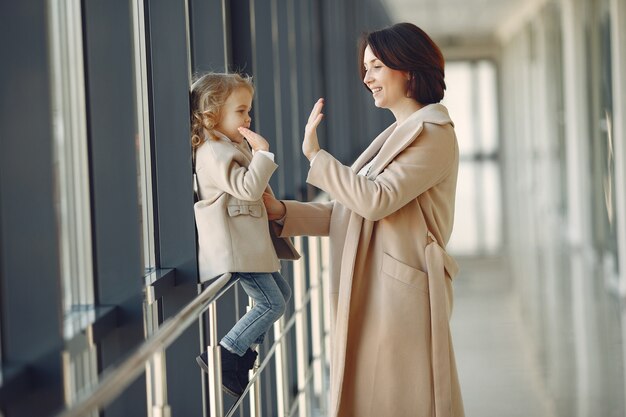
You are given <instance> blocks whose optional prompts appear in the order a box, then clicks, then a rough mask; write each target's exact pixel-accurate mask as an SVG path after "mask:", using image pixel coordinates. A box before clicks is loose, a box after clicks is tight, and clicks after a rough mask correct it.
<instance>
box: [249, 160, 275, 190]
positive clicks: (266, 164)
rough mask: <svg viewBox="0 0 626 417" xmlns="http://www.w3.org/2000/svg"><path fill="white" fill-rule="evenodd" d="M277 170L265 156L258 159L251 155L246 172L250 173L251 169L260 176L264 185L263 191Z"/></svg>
mask: <svg viewBox="0 0 626 417" xmlns="http://www.w3.org/2000/svg"><path fill="white" fill-rule="evenodd" d="M277 168H278V165H277V164H276V163H275V162H274V161H272V160H271V159H270V158H268V157H267V156H261V155H259V156H258V157H256V156H254V155H253V156H252V161H251V162H250V165H249V166H248V171H250V169H253V170H255V171H256V172H258V173H260V174H261V175H262V177H263V182H264V183H265V185H264V186H263V189H265V187H267V183H268V182H269V180H270V177H271V176H272V174H273V173H274V171H276V169H277Z"/></svg>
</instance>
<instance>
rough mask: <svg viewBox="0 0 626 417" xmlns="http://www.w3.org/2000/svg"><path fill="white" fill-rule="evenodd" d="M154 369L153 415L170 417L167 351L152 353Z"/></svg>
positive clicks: (152, 368) (152, 366) (151, 362)
mask: <svg viewBox="0 0 626 417" xmlns="http://www.w3.org/2000/svg"><path fill="white" fill-rule="evenodd" d="M150 367H151V370H152V382H153V384H154V391H153V394H154V396H153V401H154V402H153V404H152V414H151V415H152V417H170V416H171V415H172V413H171V409H170V406H169V405H168V404H167V375H166V373H167V367H166V363H165V352H164V351H163V350H159V351H157V352H155V353H154V355H152V359H151V360H150Z"/></svg>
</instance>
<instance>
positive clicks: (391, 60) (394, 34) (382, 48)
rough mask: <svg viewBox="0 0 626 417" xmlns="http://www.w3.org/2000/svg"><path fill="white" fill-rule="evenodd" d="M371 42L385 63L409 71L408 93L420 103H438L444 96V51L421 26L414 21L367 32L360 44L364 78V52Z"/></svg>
mask: <svg viewBox="0 0 626 417" xmlns="http://www.w3.org/2000/svg"><path fill="white" fill-rule="evenodd" d="M368 45H369V47H370V48H371V49H372V52H373V53H374V55H375V56H376V58H378V59H380V60H381V61H382V62H383V64H385V65H386V66H388V67H389V68H391V69H394V70H399V71H407V72H408V73H409V74H410V76H411V78H410V80H409V84H408V87H407V96H408V97H412V98H414V99H415V100H417V102H418V103H420V104H431V103H439V102H440V101H441V100H442V99H443V94H444V90H445V89H446V83H445V81H444V59H443V54H442V53H441V50H440V49H439V47H438V46H437V45H436V44H435V42H433V40H432V39H430V37H429V36H428V35H427V34H426V33H425V32H424V31H423V30H422V29H420V28H418V27H417V26H415V25H413V24H411V23H398V24H396V25H393V26H391V27H388V28H386V29H382V30H377V31H375V32H370V33H366V34H364V35H363V36H362V37H361V42H360V45H359V67H360V68H361V79H364V78H365V68H364V67H363V56H364V54H365V48H367V46H368ZM366 87H367V86H366Z"/></svg>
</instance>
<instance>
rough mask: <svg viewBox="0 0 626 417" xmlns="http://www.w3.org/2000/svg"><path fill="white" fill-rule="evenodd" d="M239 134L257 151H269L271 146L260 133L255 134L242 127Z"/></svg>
mask: <svg viewBox="0 0 626 417" xmlns="http://www.w3.org/2000/svg"><path fill="white" fill-rule="evenodd" d="M238 130H239V133H241V135H242V136H243V137H244V138H246V139H248V143H249V144H250V146H251V147H252V149H254V150H255V151H269V150H270V144H269V143H268V142H267V141H266V140H265V138H264V137H263V136H261V135H259V134H258V133H255V132H253V131H252V130H250V129H246V128H245V127H240V128H239V129H238Z"/></svg>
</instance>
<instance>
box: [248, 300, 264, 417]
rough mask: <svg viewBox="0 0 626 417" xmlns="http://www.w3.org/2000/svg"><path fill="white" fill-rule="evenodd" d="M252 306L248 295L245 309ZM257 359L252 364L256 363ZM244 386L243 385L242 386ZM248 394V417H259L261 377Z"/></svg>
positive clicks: (252, 302) (249, 373)
mask: <svg viewBox="0 0 626 417" xmlns="http://www.w3.org/2000/svg"><path fill="white" fill-rule="evenodd" d="M253 307H254V300H253V299H252V297H248V309H247V311H250V310H252V308H253ZM258 360H259V359H258V357H257V360H256V361H255V362H254V364H255V365H256V364H257V361H258ZM254 368H255V366H253V367H252V370H250V371H249V372H248V376H251V372H253V371H254ZM244 388H245V387H244ZM248 392H249V393H250V394H249V395H250V417H261V378H257V379H256V381H255V382H254V385H253V386H252V387H251V388H250V391H248Z"/></svg>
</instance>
